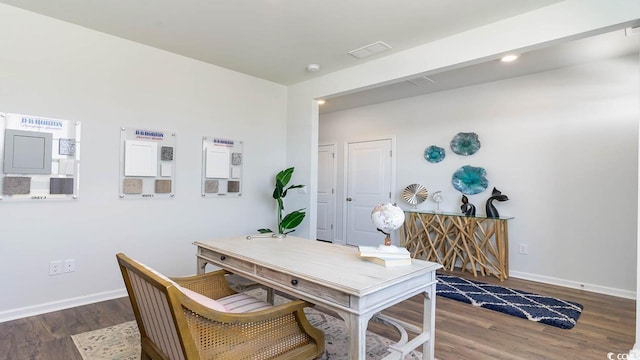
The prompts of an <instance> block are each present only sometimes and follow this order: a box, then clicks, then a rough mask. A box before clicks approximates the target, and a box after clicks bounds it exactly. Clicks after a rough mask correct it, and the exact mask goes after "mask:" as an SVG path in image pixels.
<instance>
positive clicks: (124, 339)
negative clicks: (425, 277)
mask: <svg viewBox="0 0 640 360" xmlns="http://www.w3.org/2000/svg"><path fill="white" fill-rule="evenodd" d="M263 292H264V290H257V293H258V295H260V296H262V295H263V294H264V293H263ZM252 293H253V294H255V293H256V290H252ZM282 301H286V300H283V299H282V298H280V297H278V296H276V303H278V302H282ZM305 313H306V315H307V318H308V319H309V322H310V323H311V324H312V325H313V326H315V327H317V328H319V329H320V330H322V331H324V335H325V348H326V351H325V353H324V355H323V356H322V357H321V358H320V359H323V360H339V359H348V358H349V356H348V352H349V335H348V332H347V328H346V326H345V324H344V322H343V321H342V320H340V319H337V318H335V317H333V316H330V315H327V314H325V313H322V312H320V311H317V310H314V309H311V308H306V309H305ZM71 338H72V339H73V342H74V344H75V345H76V348H77V349H78V352H80V355H81V356H82V359H84V360H138V359H140V333H139V332H138V327H137V325H136V322H135V321H129V322H126V323H123V324H119V325H115V326H111V327H107V328H103V329H99V330H95V331H89V332H85V333H81V334H77V335H72V336H71ZM391 344H393V341H391V340H389V339H387V338H384V337H382V336H378V335H376V334H374V333H371V332H367V359H368V360H374V359H381V358H383V357H384V356H386V355H387V354H388V352H387V347H388V346H389V345H391ZM421 358H422V354H421V353H420V352H418V351H414V352H412V353H411V354H409V355H408V356H407V357H406V359H413V360H418V359H421Z"/></svg>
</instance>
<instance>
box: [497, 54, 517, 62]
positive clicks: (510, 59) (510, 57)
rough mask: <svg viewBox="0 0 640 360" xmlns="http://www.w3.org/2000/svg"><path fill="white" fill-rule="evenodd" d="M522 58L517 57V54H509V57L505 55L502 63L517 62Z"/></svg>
mask: <svg viewBox="0 0 640 360" xmlns="http://www.w3.org/2000/svg"><path fill="white" fill-rule="evenodd" d="M519 57H520V56H518V55H516V54H509V55H505V56H503V57H502V59H500V61H502V62H512V61H515V60H516V59H518V58H519Z"/></svg>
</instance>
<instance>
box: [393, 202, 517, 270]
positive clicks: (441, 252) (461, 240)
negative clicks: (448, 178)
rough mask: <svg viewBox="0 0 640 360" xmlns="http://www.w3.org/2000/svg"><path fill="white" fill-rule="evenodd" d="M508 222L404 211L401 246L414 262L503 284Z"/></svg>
mask: <svg viewBox="0 0 640 360" xmlns="http://www.w3.org/2000/svg"><path fill="white" fill-rule="evenodd" d="M509 219H511V218H485V217H470V216H464V215H462V214H445V213H433V212H416V211H407V212H406V216H405V223H404V226H403V228H402V231H401V234H402V246H404V247H406V248H407V249H408V250H409V251H410V252H411V255H412V257H413V258H416V259H423V260H428V261H433V262H437V263H440V264H442V266H443V269H444V270H448V271H452V270H454V269H455V268H461V269H462V270H463V271H468V272H471V273H473V275H474V276H478V274H480V275H483V276H485V275H493V276H495V277H497V278H498V279H500V280H505V279H506V278H508V277H509V234H508V229H507V220H509Z"/></svg>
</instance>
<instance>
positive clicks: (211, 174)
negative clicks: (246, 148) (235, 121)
mask: <svg viewBox="0 0 640 360" xmlns="http://www.w3.org/2000/svg"><path fill="white" fill-rule="evenodd" d="M242 145H243V144H242V141H237V140H230V139H223V138H217V137H209V136H204V137H203V138H202V179H201V181H202V184H201V185H202V188H201V190H202V197H205V198H213V197H215V198H221V197H238V196H242Z"/></svg>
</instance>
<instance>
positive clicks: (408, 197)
mask: <svg viewBox="0 0 640 360" xmlns="http://www.w3.org/2000/svg"><path fill="white" fill-rule="evenodd" d="M428 196H429V193H428V192H427V188H426V187H424V186H422V185H420V184H411V185H409V186H407V187H406V188H404V190H402V199H403V200H404V201H406V202H407V203H409V204H411V205H414V206H415V205H417V204H420V203H422V202H423V201H425V200H426V199H427V197H428Z"/></svg>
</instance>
